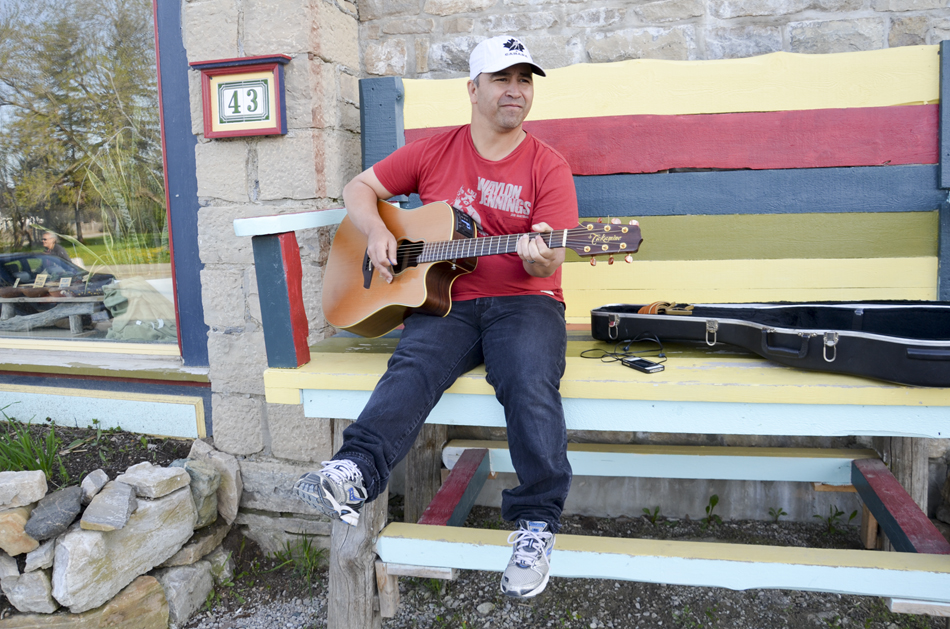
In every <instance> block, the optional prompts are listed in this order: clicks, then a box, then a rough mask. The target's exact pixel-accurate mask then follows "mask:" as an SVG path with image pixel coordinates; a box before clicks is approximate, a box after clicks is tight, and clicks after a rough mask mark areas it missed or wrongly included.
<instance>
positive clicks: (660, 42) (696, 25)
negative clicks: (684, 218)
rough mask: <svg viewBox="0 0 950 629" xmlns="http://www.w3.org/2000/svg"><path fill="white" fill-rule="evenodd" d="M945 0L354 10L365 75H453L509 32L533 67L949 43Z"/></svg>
mask: <svg viewBox="0 0 950 629" xmlns="http://www.w3.org/2000/svg"><path fill="white" fill-rule="evenodd" d="M947 7H948V2H947V0H658V1H654V2H650V1H642V0H632V1H631V0H594V1H587V0H363V1H361V2H360V3H359V9H360V23H361V25H360V49H361V54H362V57H363V70H364V72H365V73H366V74H367V75H371V76H375V75H396V76H404V77H412V78H444V77H449V76H459V75H464V74H465V73H466V72H467V68H468V53H469V51H470V50H471V49H472V47H473V46H474V45H475V44H476V43H477V42H478V41H480V40H482V39H484V38H486V37H491V36H494V35H501V34H506V33H511V34H512V35H517V36H518V37H520V38H521V39H522V40H523V41H524V42H525V43H526V44H527V45H528V48H529V49H530V50H531V52H532V55H533V56H534V58H535V60H536V61H538V63H540V64H541V65H542V67H545V68H558V67H562V66H568V65H572V64H575V63H601V62H608V61H621V60H624V59H640V58H643V59H671V60H687V59H688V60H693V59H729V58H736V57H750V56H753V55H761V54H766V53H769V52H775V51H779V50H784V51H787V52H801V53H831V52H848V51H856V50H876V49H880V48H889V47H894V46H909V45H915V44H934V43H938V42H940V41H942V40H944V39H950V14H948V12H947Z"/></svg>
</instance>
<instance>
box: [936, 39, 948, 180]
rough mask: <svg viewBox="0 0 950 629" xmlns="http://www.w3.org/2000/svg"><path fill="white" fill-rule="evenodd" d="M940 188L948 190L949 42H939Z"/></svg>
mask: <svg viewBox="0 0 950 629" xmlns="http://www.w3.org/2000/svg"><path fill="white" fill-rule="evenodd" d="M939 120H940V123H939V124H940V144H939V149H938V150H939V156H938V159H939V160H940V187H941V188H944V189H947V188H950V40H947V41H942V42H940V113H939Z"/></svg>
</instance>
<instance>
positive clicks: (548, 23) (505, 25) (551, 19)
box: [480, 11, 558, 50]
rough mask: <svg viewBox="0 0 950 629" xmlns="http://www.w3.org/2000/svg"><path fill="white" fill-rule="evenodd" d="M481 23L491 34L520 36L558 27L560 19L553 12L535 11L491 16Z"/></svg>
mask: <svg viewBox="0 0 950 629" xmlns="http://www.w3.org/2000/svg"><path fill="white" fill-rule="evenodd" d="M480 23H481V25H482V26H483V27H484V28H485V30H486V31H488V32H489V33H499V34H500V33H515V34H520V33H524V32H526V31H537V30H541V29H545V28H551V27H552V26H556V25H557V23H558V19H557V16H556V15H555V14H554V13H553V12H551V11H533V12H531V13H504V14H502V15H490V16H487V17H485V18H484V19H482V20H480ZM529 50H530V48H529Z"/></svg>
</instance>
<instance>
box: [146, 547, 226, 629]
mask: <svg viewBox="0 0 950 629" xmlns="http://www.w3.org/2000/svg"><path fill="white" fill-rule="evenodd" d="M155 578H156V579H158V582H159V583H161V584H162V587H163V588H164V589H165V598H166V599H167V600H168V622H169V623H170V624H171V625H172V626H181V625H184V624H185V623H186V622H188V619H189V618H190V617H191V615H192V614H193V613H195V611H196V610H197V609H198V608H199V607H201V606H202V605H203V604H204V602H205V599H207V598H208V594H209V593H210V592H211V590H212V589H213V588H214V581H213V580H212V578H211V564H210V563H208V562H207V561H199V562H198V563H196V564H194V565H191V566H177V567H175V568H164V569H162V570H158V571H156V572H155Z"/></svg>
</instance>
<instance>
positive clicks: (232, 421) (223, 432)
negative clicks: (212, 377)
mask: <svg viewBox="0 0 950 629" xmlns="http://www.w3.org/2000/svg"><path fill="white" fill-rule="evenodd" d="M211 408H212V412H213V413H214V443H215V446H216V447H217V448H219V449H220V450H221V451H223V452H227V453H228V454H254V453H255V452H260V451H261V450H263V449H264V436H263V413H264V409H263V407H262V406H261V401H260V400H259V399H258V398H255V397H248V396H246V395H225V394H221V393H212V394H211Z"/></svg>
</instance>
